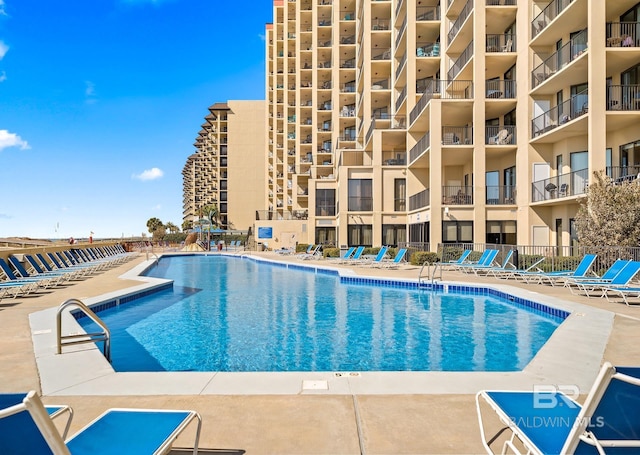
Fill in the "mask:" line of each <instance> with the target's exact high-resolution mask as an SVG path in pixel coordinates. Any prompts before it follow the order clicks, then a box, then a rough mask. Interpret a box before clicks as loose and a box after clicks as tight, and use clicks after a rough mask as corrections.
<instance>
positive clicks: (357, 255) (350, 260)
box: [344, 245, 364, 264]
mask: <svg viewBox="0 0 640 455" xmlns="http://www.w3.org/2000/svg"><path fill="white" fill-rule="evenodd" d="M362 253H364V246H362V245H360V246H359V247H358V248H356V250H355V251H354V252H353V254H352V255H351V257H350V258H347V260H346V261H344V264H355V263H357V262H358V261H361V260H362V259H361V258H362Z"/></svg>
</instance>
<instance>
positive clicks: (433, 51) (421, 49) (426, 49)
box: [416, 42, 440, 57]
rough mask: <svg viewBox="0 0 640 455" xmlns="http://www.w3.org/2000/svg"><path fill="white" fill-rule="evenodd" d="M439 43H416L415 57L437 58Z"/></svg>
mask: <svg viewBox="0 0 640 455" xmlns="http://www.w3.org/2000/svg"><path fill="white" fill-rule="evenodd" d="M439 56H440V43H437V42H436V43H418V46H417V47H416V57H439Z"/></svg>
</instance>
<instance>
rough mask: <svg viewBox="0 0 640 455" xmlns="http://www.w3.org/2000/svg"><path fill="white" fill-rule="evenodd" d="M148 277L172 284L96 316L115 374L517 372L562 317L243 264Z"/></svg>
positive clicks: (479, 298)
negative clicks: (104, 328)
mask: <svg viewBox="0 0 640 455" xmlns="http://www.w3.org/2000/svg"><path fill="white" fill-rule="evenodd" d="M147 275H149V276H154V277H163V278H171V279H173V280H174V286H173V289H168V290H164V291H160V292H157V293H154V294H152V295H149V296H146V297H143V298H140V299H136V300H134V301H131V302H128V303H126V304H124V305H120V306H119V307H116V308H111V309H108V310H105V311H102V312H100V314H99V315H100V317H101V318H102V319H103V320H104V321H105V322H106V323H107V325H108V326H109V327H110V329H111V332H112V357H113V367H114V369H115V370H116V371H229V372H236V371H518V370H521V369H523V368H524V367H525V366H526V365H527V363H529V361H530V360H531V359H532V358H533V356H534V355H535V354H536V352H537V351H538V350H539V349H540V347H541V346H542V345H543V344H544V343H545V342H546V341H547V339H548V338H549V337H550V336H551V334H552V333H553V331H554V330H555V329H556V328H557V327H558V325H559V324H560V322H561V321H562V318H561V317H556V316H551V315H549V314H546V313H542V312H539V311H535V310H532V309H527V308H522V307H519V306H517V305H515V304H514V303H512V302H509V301H507V300H503V299H497V298H494V297H492V296H486V295H468V294H454V293H443V292H431V291H425V290H420V289H416V288H415V287H414V288H407V287H393V286H384V285H363V284H359V283H341V282H340V278H339V276H338V275H337V274H335V273H329V272H324V273H312V272H309V271H306V270H292V269H287V268H284V267H278V266H274V265H268V264H263V263H258V262H256V261H253V260H248V259H242V258H239V257H224V256H218V255H216V256H177V257H163V258H162V259H161V260H160V261H159V263H158V265H157V266H155V267H153V268H152V269H151V270H150V271H149V272H148V273H147ZM81 322H82V324H83V325H87V326H88V321H87V320H86V319H85V320H82V319H81Z"/></svg>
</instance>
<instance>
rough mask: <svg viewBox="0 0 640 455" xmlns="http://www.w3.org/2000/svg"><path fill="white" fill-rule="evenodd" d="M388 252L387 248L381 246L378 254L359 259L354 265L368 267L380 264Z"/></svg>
mask: <svg viewBox="0 0 640 455" xmlns="http://www.w3.org/2000/svg"><path fill="white" fill-rule="evenodd" d="M388 250H389V247H388V246H382V247H381V248H380V249H379V250H378V254H376V255H375V256H373V257H369V256H368V257H366V258H364V259H361V260H360V261H358V262H357V263H356V264H358V265H369V266H372V265H374V264H380V263H381V262H382V261H383V260H384V258H385V257H386V255H387V251H388Z"/></svg>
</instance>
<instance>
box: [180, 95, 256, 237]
mask: <svg viewBox="0 0 640 455" xmlns="http://www.w3.org/2000/svg"><path fill="white" fill-rule="evenodd" d="M265 115H266V114H265V103H264V101H229V102H227V103H216V104H213V105H212V106H211V107H209V114H208V115H207V116H206V117H205V121H204V123H203V124H202V129H201V130H200V132H199V133H198V136H197V138H196V142H195V143H194V146H195V148H196V152H195V153H194V154H192V155H191V156H189V158H187V162H186V164H185V166H184V168H183V170H182V176H183V221H186V222H187V223H186V224H189V225H193V223H197V222H198V220H199V219H201V218H202V217H203V216H206V214H204V213H202V208H203V207H205V206H207V205H215V206H216V207H217V209H218V217H217V218H218V219H217V221H218V227H219V228H221V229H224V230H243V231H246V230H248V229H249V228H250V227H252V226H253V224H254V220H255V213H256V209H257V208H259V207H262V206H263V204H264V194H265V186H266V185H265V175H264V168H265V153H264V151H265V143H264V140H265V136H264V122H265Z"/></svg>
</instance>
